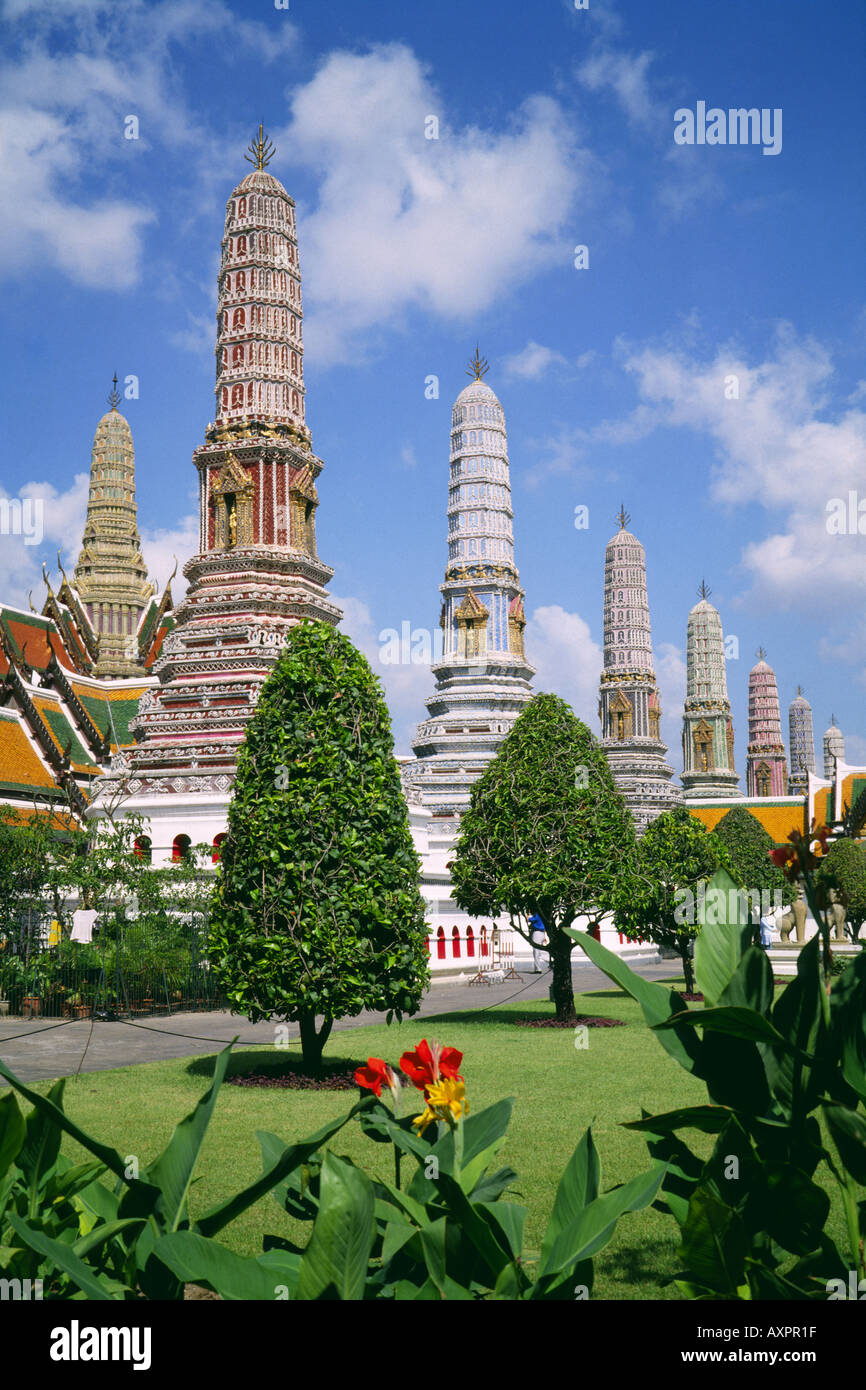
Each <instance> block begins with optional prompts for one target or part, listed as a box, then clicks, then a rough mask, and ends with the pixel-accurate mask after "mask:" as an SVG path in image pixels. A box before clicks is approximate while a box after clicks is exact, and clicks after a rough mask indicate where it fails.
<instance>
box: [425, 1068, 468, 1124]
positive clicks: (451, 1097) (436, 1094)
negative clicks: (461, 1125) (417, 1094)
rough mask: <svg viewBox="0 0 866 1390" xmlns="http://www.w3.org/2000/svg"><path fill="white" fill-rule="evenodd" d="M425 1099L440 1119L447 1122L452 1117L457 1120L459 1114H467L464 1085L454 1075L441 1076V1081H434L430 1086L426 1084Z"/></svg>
mask: <svg viewBox="0 0 866 1390" xmlns="http://www.w3.org/2000/svg"><path fill="white" fill-rule="evenodd" d="M426 1100H427V1104H428V1106H429V1107H430V1108H431V1109H432V1110H434V1111H435V1112H436V1113H437V1115H439V1116H440V1117H441V1119H443V1120H448V1121H449V1122H450V1120H451V1119H452V1117H453V1118H454V1119H455V1120H459V1118H460V1116H461V1115H468V1114H469V1105H468V1104H467V1101H466V1087H465V1085H464V1084H463V1082H462V1081H458V1080H456V1078H454V1077H450V1076H446V1077H443V1079H442V1080H441V1081H435V1082H434V1083H433V1085H432V1086H428V1087H427V1091H426Z"/></svg>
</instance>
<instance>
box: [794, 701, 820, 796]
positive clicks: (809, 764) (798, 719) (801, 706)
mask: <svg viewBox="0 0 866 1390" xmlns="http://www.w3.org/2000/svg"><path fill="white" fill-rule="evenodd" d="M788 751H789V753H790V759H791V761H790V772H789V774H788V794H789V795H790V796H805V795H806V793H807V792H808V790H809V773H810V772H817V764H816V762H815V735H814V733H813V730H812V706H811V705H810V704H809V701H808V700H807V699H806V697H805V695H804V694H803V692H802V690H801V689H800V687H799V685H798V686H797V694H796V696H795V698H794V699H793V700H792V701H791V703H790V705H789V706H788Z"/></svg>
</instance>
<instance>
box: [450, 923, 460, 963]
mask: <svg viewBox="0 0 866 1390" xmlns="http://www.w3.org/2000/svg"><path fill="white" fill-rule="evenodd" d="M451 954H452V956H454V958H455V960H456V959H458V958H459V956H460V928H459V927H452V928H451Z"/></svg>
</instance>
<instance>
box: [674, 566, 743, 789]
mask: <svg viewBox="0 0 866 1390" xmlns="http://www.w3.org/2000/svg"><path fill="white" fill-rule="evenodd" d="M698 592H699V594H700V602H699V603H696V604H695V606H694V608H693V609H692V611H691V612H690V613H689V621H688V627H687V637H686V703H685V707H684V710H683V778H682V781H683V796H684V798H685V800H686V801H699V800H702V799H705V798H714V797H731V796H740V795H741V792H740V789H739V778H738V777H737V773H736V769H735V767H734V725H733V722H732V720H731V706H730V702H729V700H728V683H727V675H726V672H725V642H724V637H723V635H722V619H721V617H720V615H719V612H718V609H716V608H714V607H713V605H712V604H711V603H710V602H709V601H708V600H709V596H710V590H709V589H708V588H707V586H706V584H704V583H702V584H701V587H700V589H699V591H698Z"/></svg>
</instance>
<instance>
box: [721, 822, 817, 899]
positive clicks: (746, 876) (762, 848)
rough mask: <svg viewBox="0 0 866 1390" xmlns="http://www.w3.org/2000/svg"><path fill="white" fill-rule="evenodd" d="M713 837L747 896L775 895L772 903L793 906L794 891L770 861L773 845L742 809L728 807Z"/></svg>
mask: <svg viewBox="0 0 866 1390" xmlns="http://www.w3.org/2000/svg"><path fill="white" fill-rule="evenodd" d="M712 833H713V835H714V836H715V837H716V840H718V841H719V842H720V843H721V844H723V845H724V847H725V849H726V850H727V852H728V858H729V860H730V866H731V867H730V872H731V874H732V876H733V878H734V879H735V880H737V881H738V882H739V883H740V885H741V886H742V887H743V888H745V889H746V890H747V891H748V892H749V893H754V892H758V893H761V894H763V893H769V894H778V898H777V899H776V901H778V902H780V903H790V902H793V901H794V899H795V898H796V896H797V890H796V888H795V887H794V885H793V884H791V883H789V882H788V880H787V879H786V878H785V875H784V874H783V873H782V870H781V869H780V868H779V867H778V866H777V865H776V864H774V863H773V861H772V859H771V858H770V850H771V849H772V848H773V845H774V843H775V841H774V840H773V837H772V835H770V834H769V833H768V832H767V831H766V830H765V829H764V827H763V826H762V825H761V822H760V821H759V820H758V818H757V817H756V816H753V815H752V812H751V811H750V810H749V809H748V807H746V806H732V807H731V809H730V811H727V812H726V813H725V815H723V816H722V819H721V820H720V821H719V823H718V825H716V826H714V827H713V832H712Z"/></svg>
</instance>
